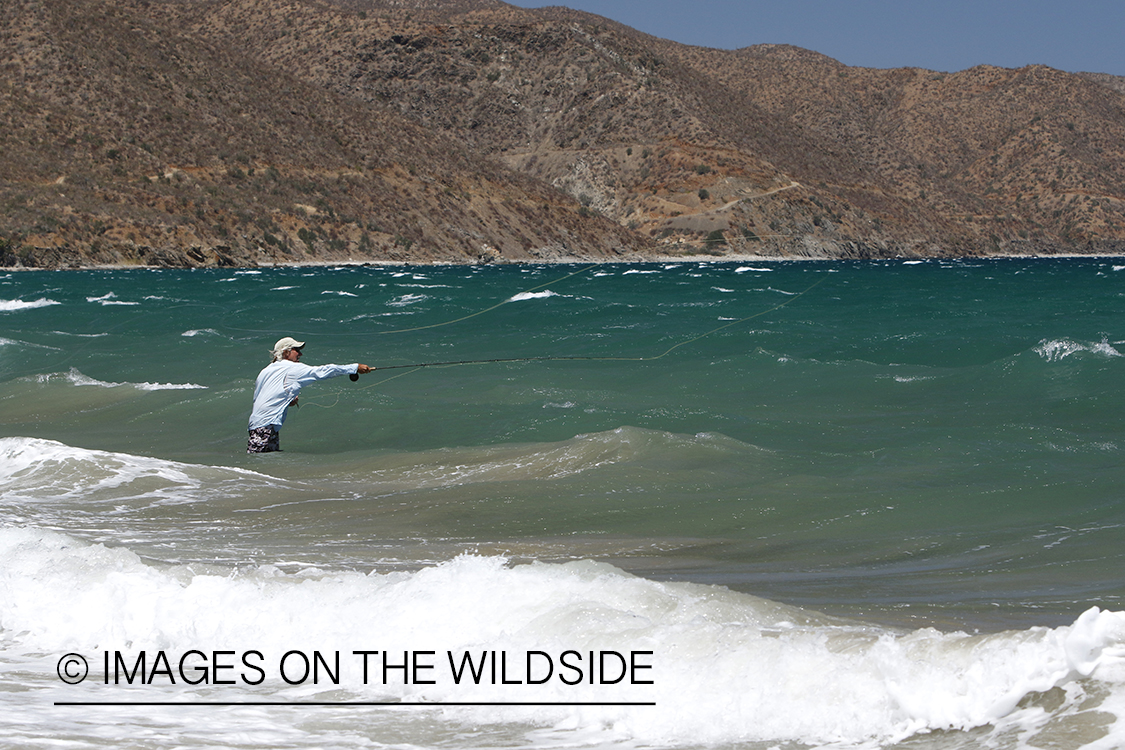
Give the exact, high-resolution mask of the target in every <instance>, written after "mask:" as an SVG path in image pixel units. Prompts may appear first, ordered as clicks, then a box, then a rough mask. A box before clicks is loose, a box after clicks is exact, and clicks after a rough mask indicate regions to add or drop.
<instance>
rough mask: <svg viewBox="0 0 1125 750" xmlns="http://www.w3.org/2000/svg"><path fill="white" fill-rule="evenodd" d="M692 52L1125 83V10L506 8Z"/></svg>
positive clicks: (1115, 1) (916, 0)
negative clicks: (754, 51)
mask: <svg viewBox="0 0 1125 750" xmlns="http://www.w3.org/2000/svg"><path fill="white" fill-rule="evenodd" d="M506 2H508V3H510V4H512V5H518V6H520V7H524V8H539V7H543V6H546V5H566V6H567V7H570V8H574V9H576V10H584V11H587V12H590V13H596V14H598V15H600V16H605V17H606V18H611V19H613V20H614V21H619V22H621V23H623V24H625V25H626V26H632V27H633V28H634V29H637V30H639V31H643V32H645V33H647V34H652V35H653V36H658V37H662V38H664V39H672V40H674V41H677V42H683V43H684V44H693V45H698V46H701V47H718V48H721V49H738V48H740V47H749V46H750V45H752V44H793V45H796V46H798V47H804V48H805V49H810V50H813V51H815V52H820V53H822V54H825V55H828V56H829V57H832V58H835V59H836V60H839V61H840V62H842V63H844V64H845V65H852V66H860V67H868V68H900V67H915V68H926V69H929V70H937V71H943V72H947V73H953V72H956V71H959V70H964V69H966V68H971V67H973V66H975V65H996V66H999V67H1003V68H1020V67H1023V66H1024V65H1032V64H1039V65H1048V66H1050V67H1052V68H1058V69H1059V70H1066V71H1070V72H1072V73H1077V72H1092V73H1113V74H1114V75H1119V76H1125V0H941V1H940V2H932V1H931V0H546V1H543V0H506Z"/></svg>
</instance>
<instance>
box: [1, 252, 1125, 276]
mask: <svg viewBox="0 0 1125 750" xmlns="http://www.w3.org/2000/svg"><path fill="white" fill-rule="evenodd" d="M1080 258H1090V259H1096V258H1101V259H1109V258H1123V259H1125V252H1123V253H1074V252H1062V253H1050V254H1044V253H1000V254H995V255H965V256H940V257H939V256H905V255H900V256H895V257H886V258H831V257H814V256H808V255H794V256H778V255H753V254H742V253H738V254H734V253H732V254H730V255H722V256H717V255H706V254H699V255H683V256H676V257H658V256H652V257H645V258H629V259H623V258H612V259H589V258H565V259H550V260H544V259H535V260H530V259H529V260H501V261H498V262H487V263H480V262H477V263H472V262H463V263H462V262H455V261H434V260H413V261H411V260H377V259H370V258H365V259H357V258H351V259H347V260H311V261H298V262H292V263H277V262H262V263H255V264H254V265H245V266H237V265H230V266H210V265H208V266H164V265H143V264H136V263H107V264H93V265H83V266H75V267H68V268H36V267H28V266H22V265H20V266H0V273H16V272H27V271H128V270H134V269H135V270H138V271H193V270H216V269H230V270H235V271H241V270H254V269H276V268H330V267H352V266H354V267H364V266H366V267H373V268H374V267H384V266H387V267H408V266H421V267H425V266H435V267H436V266H481V267H485V266H494V267H500V266H562V265H581V264H590V265H642V264H651V263H793V262H808V261H829V262H832V261H852V262H854V261H857V260H858V261H879V262H887V261H899V262H912V263H917V262H928V261H968V260H1008V259H1011V260H1051V259H1059V260H1073V259H1080Z"/></svg>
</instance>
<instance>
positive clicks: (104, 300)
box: [86, 292, 141, 305]
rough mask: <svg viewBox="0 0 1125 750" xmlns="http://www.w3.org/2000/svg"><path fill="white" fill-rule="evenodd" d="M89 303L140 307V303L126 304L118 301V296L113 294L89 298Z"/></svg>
mask: <svg viewBox="0 0 1125 750" xmlns="http://www.w3.org/2000/svg"><path fill="white" fill-rule="evenodd" d="M86 301H87V302H97V303H98V304H99V305H139V304H141V303H140V302H124V301H122V300H119V299H117V295H116V294H114V293H113V292H109V293H108V294H103V295H102V296H101V297H87V298H86Z"/></svg>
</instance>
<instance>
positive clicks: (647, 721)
mask: <svg viewBox="0 0 1125 750" xmlns="http://www.w3.org/2000/svg"><path fill="white" fill-rule="evenodd" d="M0 566H2V569H3V570H5V572H6V575H5V576H4V577H3V578H2V579H0V591H2V592H3V596H0V622H3V623H4V625H5V629H6V631H7V633H8V634H9V636H8V642H7V643H6V644H5V645H6V653H8V654H20V655H33V654H50V659H49V660H48V659H44V660H43V663H44V666H45V668H46V669H48V670H51V669H53V667H54V660H56V659H57V654H62V653H67V652H74V653H85V652H89V653H94V654H97V653H98V652H106V653H112V652H113V651H115V650H122V651H125V650H127V649H130V648H132V649H136V648H144V646H133V645H132V644H159V648H161V649H163V650H165V651H166V652H167V653H168V654H170V655H172V663H173V665H174V664H175V663H176V658H177V655H179V654H183V653H186V652H189V651H190V650H193V649H196V650H199V651H201V652H205V653H209V652H211V651H212V650H213V649H237V650H239V651H242V652H244V653H245V652H248V651H249V650H251V649H252V650H253V651H254V652H255V653H257V654H259V655H261V656H262V657H263V658H261V659H260V660H256V662H255V663H260V664H261V665H263V676H264V677H265V679H264V680H262V681H261V684H260V685H259V684H258V683H254V684H255V685H256V687H254V688H253V689H251V688H248V687H247V686H246V685H245V684H231V685H230V686H229V687H228V688H227V689H226V690H224V691H223V693H222V697H223V699H225V700H235V701H237V700H250V699H257V700H263V699H265V700H271V701H283V702H285V701H286V699H288V700H292V699H293V698H294V697H300V696H301V695H309V696H312V695H323V696H325V697H330V696H332V695H333V694H334V693H336V692H339V693H342V694H343V695H345V696H355V697H354V698H347V697H341V698H339V700H383V701H411V702H417V701H423V702H433V703H454V702H466V703H468V702H473V703H474V704H475V705H474V706H473V707H471V708H463V709H457V708H453V707H449V708H444V709H441V710H440V711H437V712H435V713H433V714H432V715H431V716H430V717H429V718H427V721H428V722H429V721H432V722H434V723H436V724H437V725H438V726H439V727H440V726H443V725H445V724H446V723H447V724H448V726H449V728H450V731H456V727H458V726H460V727H464V726H472V727H473V728H474V732H481V731H487V730H488V729H489V728H495V727H499V726H512V725H513V724H515V723H517V722H518V723H520V724H523V725H525V726H527V727H528V729H527V730H526V731H527V732H529V735H528V736H527V737H526V738H525V739H524V742H521V743H513V742H505V743H502V744H504V745H505V746H544V747H548V746H549V747H610V746H613V747H653V746H655V747H700V746H731V747H733V746H740V747H741V746H749V745H754V746H757V745H758V744H759V743H762V746H766V744H765V743H771V744H777V745H802V746H810V745H811V746H824V745H830V746H832V747H857V746H862V747H885V746H889V745H894V744H896V743H900V742H904V741H906V740H907V739H908V738H910V737H916V736H922V737H923V739H925V737H927V736H930V737H932V736H933V733H935V732H967V731H969V730H975V731H976V732H977V733H979V734H980V737H979V738H976V739H975V740H974V741H973V743H972V744H974V745H975V744H979V745H981V746H993V745H996V746H1000V745H1001V743H1000V742H999V740H1001V739H1004V738H1006V737H1010V736H1012V735H1015V734H1020V733H1025V734H1027V735H1033V734H1035V733H1036V732H1037V731H1038V730H1039V729H1042V728H1044V727H1043V725H1044V721H1045V719H1048V718H1052V717H1053V718H1054V719H1055V720H1058V721H1061V722H1062V726H1066V725H1068V724H1071V723H1075V722H1074V721H1073V720H1074V718H1075V714H1081V713H1084V712H1093V711H1095V710H1096V711H1101V712H1107V713H1109V717H1108V718H1109V719H1111V721H1110V722H1108V723H1107V722H1102V723H1101V725H1102V726H1104V727H1105V728H1106V730H1107V731H1109V732H1111V733H1112V734H1111V735H1110V736H1108V737H1106V738H1105V739H1106V740H1107V741H1106V742H1105V743H1101V744H1099V745H1098V747H1106V748H1109V747H1120V746H1121V745H1120V742H1119V741H1120V739H1121V734H1122V730H1121V728H1120V723H1121V716H1122V713H1123V710H1122V706H1121V700H1120V695H1121V687H1120V683H1121V681H1122V677H1123V676H1125V673H1123V667H1125V650H1123V648H1122V646H1123V645H1125V612H1109V611H1102V610H1099V609H1098V608H1096V607H1095V608H1091V609H1089V610H1087V611H1086V612H1084V613H1083V614H1082V615H1081V616H1079V617H1078V618H1077V619H1076V620H1075V621H1074V622H1073V623H1072V624H1071V625H1068V626H1064V627H1058V628H1042V627H1040V628H1031V629H1028V630H1023V631H1007V632H1002V633H997V634H990V635H968V634H965V633H942V632H939V631H938V630H935V629H933V628H923V629H918V630H912V631H899V630H891V629H887V628H882V627H878V626H874V625H866V624H863V623H856V622H847V621H842V620H837V619H834V618H831V617H827V616H824V615H821V614H819V613H816V612H813V611H811V610H806V609H801V608H799V607H795V606H788V605H784V604H779V603H776V602H772V601H769V600H766V599H762V598H759V597H755V596H751V595H748V594H743V593H738V592H734V591H730V590H728V589H725V588H723V587H720V586H703V585H698V584H693V583H684V582H659V581H651V580H647V579H645V578H642V577H638V576H632V575H628V574H626V573H624V572H622V571H621V570H619V569H617V568H615V567H613V566H611V565H608V564H605V563H599V562H594V561H590V560H577V561H573V562H568V563H562V564H545V563H532V564H527V565H511V564H510V563H509V561H508V560H507V559H506V558H504V557H502V556H481V555H462V556H460V557H457V558H455V559H453V560H450V561H447V562H442V563H438V564H434V565H430V566H427V567H425V568H422V569H420V570H417V571H413V572H391V573H384V572H379V571H374V572H372V573H370V574H366V575H365V574H364V573H362V572H350V571H345V572H334V571H323V570H318V569H315V568H303V569H301V570H300V571H297V572H293V573H287V572H285V571H284V570H282V569H281V568H280V566H279V565H277V564H268V565H260V566H247V567H246V568H244V569H241V570H238V571H235V570H230V571H223V570H216V571H213V572H204V573H200V572H196V571H194V570H167V569H162V568H160V567H158V566H156V565H154V564H152V563H151V562H149V561H146V560H144V559H142V558H141V557H140V556H139V555H137V554H135V553H134V552H132V551H130V550H128V549H125V548H122V547H106V546H103V545H101V544H88V543H85V542H82V541H80V540H78V539H75V538H72V537H69V536H67V535H65V534H60V533H57V532H51V531H45V530H39V529H34V528H20V527H10V528H0ZM76 613H81V616H76ZM372 623H378V628H377V635H378V640H377V641H376V642H375V643H374V644H373V643H372ZM374 645H378V646H379V650H380V651H382V652H383V654H385V655H387V656H390V655H391V654H403V653H404V652H408V653H409V652H413V653H414V654H416V655H418V654H420V655H422V658H423V663H424V664H426V665H427V667H426V668H425V669H424V671H423V673H422V674H423V676H424V677H425V681H420V680H416V681H407V680H404V679H402V678H401V677H398V678H397V679H395V677H397V676H398V675H399V672H394V673H392V678H391V679H375V680H373V681H368V680H364V679H363V675H364V670H363V668H362V667H363V666H365V665H367V664H370V665H372V666H373V668H374V669H376V670H378V669H379V667H378V666H377V665H380V664H382V663H384V662H383V661H382V660H381V659H380V658H379V656H378V652H376V651H373V650H371V649H372V648H373V646H374ZM150 648H156V647H155V646H150ZM294 649H304V650H305V651H307V652H309V653H311V651H312V650H313V649H317V650H321V651H322V652H323V653H325V654H332V653H338V654H340V655H341V656H342V658H343V659H346V661H343V660H342V661H341V664H342V665H343V666H345V668H344V669H341V670H339V674H340V675H341V678H340V680H339V682H338V683H336V682H335V681H333V684H334V685H335V684H338V686H339V687H336V688H334V689H333V690H332V691H331V692H325V689H324V687H323V686H321V687H315V686H314V685H313V684H312V683H311V682H310V683H309V684H306V685H305V687H304V688H303V689H302V690H304V691H307V692H297V693H294V692H293V690H294V688H293V687H292V686H291V685H288V684H285V683H283V680H282V677H283V676H284V675H283V672H282V670H281V669H279V667H280V660H281V659H282V658H283V656H282V655H283V654H286V653H291V652H292V651H293V650H294ZM419 649H426V650H424V651H418V650H419ZM361 650H367V651H368V653H369V655H370V656H371V657H372V658H371V660H370V661H366V659H367V658H368V657H366V656H364V657H363V658H361V659H357V658H355V657H357V656H359V655H360V654H362V651H361ZM568 652H569V657H568V658H569V664H570V666H567V667H561V664H562V660H563V658H564V654H566V653H568ZM612 652H617V653H618V654H621V655H623V659H622V661H618V660H617V659H615V658H614V659H613V661H612V663H613V665H614V668H615V670H619V669H620V668H621V667H620V665H621V664H622V663H624V664H625V665H628V664H629V663H630V662H632V664H633V665H639V669H633V670H632V672H631V676H630V677H629V679H627V680H624V681H619V680H615V681H614V684H597V682H596V681H595V680H594V679H592V678H591V679H584V678H585V677H586V676H587V675H593V674H595V666H594V662H595V660H596V658H597V657H598V656H599V655H602V654H603V653H612ZM488 653H492V654H494V655H495V657H496V659H497V661H498V660H499V659H500V656H501V655H504V656H505V660H506V674H507V676H508V677H512V678H516V679H513V680H510V681H505V678H503V677H502V676H500V677H498V676H495V673H493V676H489V672H488V670H486V669H482V670H481V671H480V672H479V673H478V674H480V675H482V676H483V678H479V677H478V678H477V679H473V678H472V677H470V676H469V675H468V674H467V673H466V672H464V670H462V671H461V673H460V676H459V677H456V676H455V675H456V673H457V667H458V665H460V666H462V667H463V666H464V665H465V663H466V662H465V661H464V659H465V657H466V655H467V654H472V655H473V658H474V659H475V660H476V659H478V658H479V660H478V661H477V663H478V664H481V665H483V664H484V662H483V661H480V660H483V659H484V658H485V656H487V654H488ZM532 653H534V654H535V655H536V658H535V660H534V661H533V660H532V659H531V658H530V655H531V654H532ZM384 658H385V657H384ZM602 658H603V662H602V664H603V665H604V664H605V663H606V662H605V661H604V656H603V657H602ZM611 658H612V657H611ZM548 659H550V660H551V662H552V666H553V669H552V670H551V674H550V675H549V676H546V677H544V678H543V680H542V682H541V683H539V684H531V680H530V679H528V680H526V681H524V680H523V679H520V678H522V677H524V676H526V675H528V674H529V673H530V667H531V666H532V664H535V665H536V667H537V669H538V672H537V675H538V676H540V677H542V676H543V675H547V671H546V669H545V665H546V663H547V660H548ZM231 661H232V662H233V663H237V657H235V658H233V659H231ZM401 662H402V659H399V661H398V662H396V663H401ZM429 665H432V666H429ZM497 666H499V665H497ZM576 666H580V667H581V674H582V678H580V679H574V678H575V676H576V671H577V670H576V669H575V667H576ZM397 669H399V670H402V667H398V668H397ZM627 671H628V670H627ZM376 673H377V672H376ZM237 674H238V672H237V671H235V672H233V673H232V675H233V676H237ZM603 674H606V673H604V672H603ZM606 676H610V677H614V676H616V675H615V674H606ZM408 683H409V684H408ZM51 684H52V685H53V686H54V689H56V690H59V691H63V690H65V689H66V688H67V686H62V685H59V684H58V683H55V682H52V683H51ZM1056 688H1058V689H1059V690H1057V691H1056V692H1058V693H1059V694H1060V695H1061V696H1070V697H1068V698H1064V699H1062V700H1061V703H1062V705H1061V706H1059V705H1049V704H1047V703H1045V702H1042V701H1037V700H1036V698H1035V696H1040V695H1042V694H1044V693H1047V692H1049V691H1052V690H1054V689H1056ZM40 689H44V688H40ZM1086 692H1090V693H1096V694H1099V695H1100V696H1101V697H1099V699H1098V700H1097V701H1086V702H1085V705H1081V703H1082V701H1079V700H1076V697H1078V696H1081V695H1084V694H1085V693H1086ZM138 693H139V691H138ZM3 695H4V694H2V693H0V701H4V702H5V703H6V704H16V702H17V701H19V700H23V701H26V697H25V696H22V695H20V694H17V695H14V696H12V697H8V698H4V697H3ZM67 695H74V693H73V691H72V692H70V693H68V694H67ZM183 695H184V693H183V688H182V685H179V684H171V683H169V682H168V681H167V680H160V681H155V682H153V683H152V684H151V685H149V686H147V688H146V689H145V691H144V697H145V699H146V700H149V699H151V700H174V699H176V698H177V697H181V696H183ZM1025 700H1030V701H1033V705H1032V706H1031V707H1030V708H1025V707H1023V706H1025V704H1024V703H1023V702H1024V701H1025ZM519 701H536V702H538V705H536V706H534V707H528V706H525V707H513V706H511V705H498V704H500V703H509V704H510V703H512V702H519ZM575 702H584V703H585V704H586V705H584V706H582V707H581V708H578V707H575V706H574V703H575ZM619 702H635V703H637V704H644V705H632V706H626V705H622V704H621V703H619ZM594 704H601V705H594ZM17 705H18V704H17ZM257 713H258V712H257V710H255V712H254V714H255V715H257ZM249 715H250V712H241V713H232V714H231V715H230V716H229V717H225V718H224V724H225V723H226V722H227V720H228V719H229V721H231V722H234V721H241V720H248V719H246V718H245V717H247V716H249ZM130 716H131V715H130V714H122V715H121V717H122V724H123V726H120V727H118V726H117V725H116V724H113V723H110V724H107V725H105V727H104V728H103V729H102V731H101V734H100V735H99V740H102V741H107V742H109V741H112V740H115V739H116V740H124V739H127V738H130V737H132V736H135V734H136V733H137V732H138V731H139V730H138V729H137V724H139V723H143V722H140V720H135V719H131V718H129V717H130ZM274 716H275V717H276V720H277V721H279V722H281V723H282V726H280V727H279V728H278V729H277V731H278V732H280V733H284V731H286V729H288V728H291V726H292V725H291V724H289V723H288V722H296V721H297V720H296V719H293V718H292V716H293V714H292V709H288V710H286V711H285V712H284V713H282V712H278V713H276V714H275V715H274ZM349 716H350V717H351V716H356V714H350V715H349ZM178 717H183V718H178ZM271 718H273V717H271ZM1113 720H1115V721H1116V724H1115V723H1114V721H1113ZM163 721H167V722H170V723H175V722H177V721H179V722H182V723H183V725H184V727H185V728H186V726H187V725H188V723H189V722H193V723H196V724H197V723H198V718H197V717H196V716H195V715H193V716H192V717H190V718H188V717H186V716H185V715H184V713H183V712H178V713H175V714H173V713H169V714H166V715H164V719H163ZM356 721H357V722H358V721H360V719H359V718H357V719H356ZM386 721H393V720H392V719H387V720H386ZM306 723H307V722H306ZM391 726H392V727H394V726H395V725H391ZM1048 728H1049V727H1048ZM176 729H177V730H178V731H183V730H182V729H181V728H179V727H176ZM379 730H381V734H380V736H385V735H386V733H387V724H380V725H379V727H378V728H377V729H375V728H372V727H369V726H364V727H363V728H358V727H357V728H356V731H359V732H364V733H366V732H367V731H371V732H373V733H374V732H378V731H379ZM310 731H311V730H310ZM115 732H116V733H117V735H116V736H115V735H114V733H115ZM130 733H132V734H130ZM267 736H268V737H271V738H272V737H274V735H267ZM536 737H538V738H539V739H540V740H543V741H541V742H535V741H534V738H536ZM548 739H549V740H550V741H549V742H547V741H546V740H548ZM1029 739H1031V740H1034V739H1035V738H1034V737H1030V736H1029ZM1043 739H1046V738H1043ZM969 740H970V738H968V737H967V738H966V739H965V742H969ZM180 744H183V743H180ZM231 744H234V743H231ZM261 744H267V745H281V744H286V745H288V744H292V743H289V742H281V741H273V742H270V741H262V742H261ZM307 744H308V746H318V747H319V746H327V745H330V744H332V745H334V744H338V743H333V742H321V741H315V742H309V743H307ZM361 744H363V743H361ZM1028 744H1029V745H1031V744H1035V746H1038V744H1037V743H1033V742H1029V743H1028ZM482 746H483V745H482ZM489 746H491V745H489Z"/></svg>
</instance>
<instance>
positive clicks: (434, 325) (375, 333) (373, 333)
mask: <svg viewBox="0 0 1125 750" xmlns="http://www.w3.org/2000/svg"><path fill="white" fill-rule="evenodd" d="M597 265H598V264H597V263H593V264H591V265H588V266H585V267H583V268H580V269H578V270H577V271H573V272H571V273H568V274H567V275H565V276H560V277H559V278H557V279H552V280H551V281H547V282H544V283H542V284H539V285H538V286H533V287H531V288H529V289H524V290H523V291H522V292H516V293H515V294H514V295H512V296H511V297H508V298H506V299H503V300H501V301H500V302H497V303H496V304H495V305H492V306H491V307H486V308H484V309H483V310H477V311H476V312H473V313H469V314H468V315H462V316H461V317H459V318H453V319H451V320H445V321H442V322H440V323H429V324H427V325H420V326H413V327H410V328H395V329H392V330H389V331H352V332H342V333H338V332H333V333H332V334H331V335H332V336H334V337H338V336H386V335H389V334H392V333H412V332H414V331H426V330H429V329H431V328H441V327H442V326H448V325H453V324H454V323H460V322H461V321H464V320H469V319H471V318H475V317H477V316H478V315H484V314H485V313H487V312H492V311H493V310H495V309H496V308H498V307H503V306H504V305H506V304H508V303H509V302H511V301H512V299H513V298H514V297H518V296H520V295H522V294H531V293H532V292H535V291H538V290H540V289H543V288H544V287H548V286H551V285H552V284H558V283H559V282H562V281H566V280H567V279H569V278H571V277H572V276H577V275H578V274H580V273H585V272H586V271H589V270H590V269H591V268H595V267H597ZM228 312H229V311H228ZM231 317H232V315H228V316H227V318H226V320H229V319H230V318H231ZM220 327H222V328H225V329H227V330H230V331H240V332H242V333H275V332H276V329H261V328H240V327H237V326H232V325H228V324H227V323H226V322H225V321H224V322H223V323H221V324H220ZM289 334H290V335H295V336H320V335H324V334H323V332H321V333H310V332H308V331H293V330H290V331H289Z"/></svg>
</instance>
